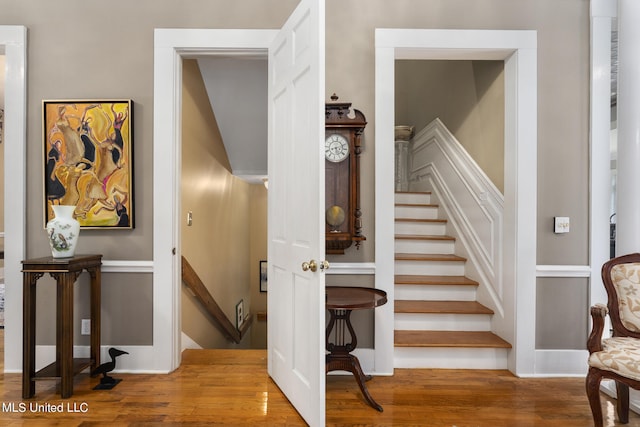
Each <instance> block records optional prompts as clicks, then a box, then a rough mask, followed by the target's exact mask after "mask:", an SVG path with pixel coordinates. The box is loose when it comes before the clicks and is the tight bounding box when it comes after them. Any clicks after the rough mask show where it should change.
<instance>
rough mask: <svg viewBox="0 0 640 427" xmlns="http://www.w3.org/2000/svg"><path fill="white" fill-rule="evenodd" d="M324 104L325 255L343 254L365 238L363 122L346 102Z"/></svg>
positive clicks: (334, 98)
mask: <svg viewBox="0 0 640 427" xmlns="http://www.w3.org/2000/svg"><path fill="white" fill-rule="evenodd" d="M331 100H332V102H328V103H326V104H325V143H324V150H325V192H326V196H325V209H326V215H325V216H326V252H327V253H328V254H344V251H345V249H347V248H349V247H350V246H351V245H352V244H353V243H355V246H356V248H358V249H359V248H360V242H362V241H363V240H365V239H366V238H365V237H364V236H363V235H362V212H361V210H360V154H361V153H362V132H363V131H364V128H365V126H366V125H367V120H366V119H365V117H364V114H362V113H361V112H360V111H358V110H356V109H353V111H352V110H351V103H350V102H337V100H338V97H337V96H336V95H335V94H333V96H332V97H331Z"/></svg>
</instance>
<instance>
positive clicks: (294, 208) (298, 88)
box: [267, 0, 325, 426]
mask: <svg viewBox="0 0 640 427" xmlns="http://www.w3.org/2000/svg"><path fill="white" fill-rule="evenodd" d="M324 76H325V73H324V0H303V1H301V3H300V4H299V5H298V7H297V8H296V10H295V11H294V12H293V14H292V15H291V16H290V17H289V20H288V21H287V22H286V24H285V25H284V27H283V28H282V30H281V32H280V34H279V35H278V36H277V37H276V39H275V41H274V42H273V44H272V45H271V47H270V48H269V151H268V153H269V196H268V205H269V207H268V217H269V218H268V226H269V231H268V240H269V244H268V261H269V271H268V274H269V276H268V277H269V293H268V318H269V321H268V323H267V325H268V353H269V358H268V364H269V375H270V376H271V377H272V378H273V380H274V381H275V382H276V384H278V386H279V387H280V389H281V390H282V391H283V392H284V394H285V395H286V396H287V398H288V399H289V400H290V401H291V403H292V404H293V406H294V407H295V408H296V409H297V410H298V412H299V413H300V415H302V417H303V418H304V419H305V421H306V422H307V423H308V424H310V425H312V426H322V425H324V419H325V369H324V326H325V323H324V322H325V316H324V313H325V308H324V301H325V294H324V283H325V281H324V274H323V271H322V269H321V268H320V267H319V266H318V267H317V269H315V270H316V271H315V272H313V271H311V270H312V269H307V271H303V268H302V264H303V263H304V262H307V263H311V261H312V260H314V261H315V262H316V263H317V264H318V265H320V264H321V261H323V260H324V255H325V253H324V157H323V151H322V147H323V144H322V142H323V136H324Z"/></svg>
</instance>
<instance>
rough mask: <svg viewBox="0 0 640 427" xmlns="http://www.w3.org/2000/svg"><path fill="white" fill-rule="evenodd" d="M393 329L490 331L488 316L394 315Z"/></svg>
mask: <svg viewBox="0 0 640 427" xmlns="http://www.w3.org/2000/svg"><path fill="white" fill-rule="evenodd" d="M394 327H395V329H396V330H401V331H490V330H491V317H490V315H488V314H453V313H446V314H440V313H396V314H395V320H394Z"/></svg>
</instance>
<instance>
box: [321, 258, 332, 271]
mask: <svg viewBox="0 0 640 427" xmlns="http://www.w3.org/2000/svg"><path fill="white" fill-rule="evenodd" d="M329 267H330V266H329V261H327V260H326V259H325V260H324V261H322V262H321V263H320V270H322V271H324V270H328V269H329Z"/></svg>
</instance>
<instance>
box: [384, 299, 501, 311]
mask: <svg viewBox="0 0 640 427" xmlns="http://www.w3.org/2000/svg"><path fill="white" fill-rule="evenodd" d="M394 310H395V312H396V313H437V314H493V310H491V309H490V308H488V307H485V306H484V305H482V304H480V303H479V302H477V301H411V300H396V302H395V308H394Z"/></svg>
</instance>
